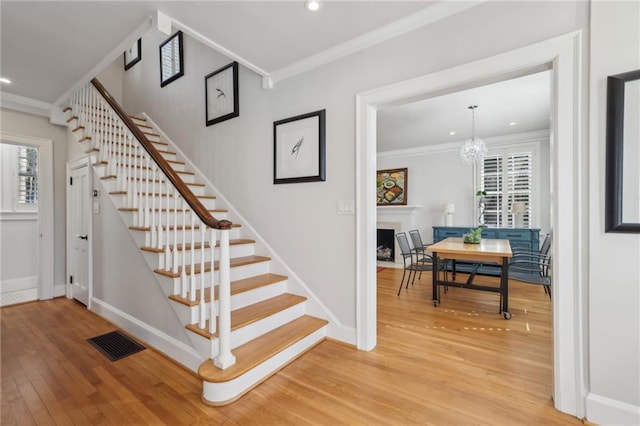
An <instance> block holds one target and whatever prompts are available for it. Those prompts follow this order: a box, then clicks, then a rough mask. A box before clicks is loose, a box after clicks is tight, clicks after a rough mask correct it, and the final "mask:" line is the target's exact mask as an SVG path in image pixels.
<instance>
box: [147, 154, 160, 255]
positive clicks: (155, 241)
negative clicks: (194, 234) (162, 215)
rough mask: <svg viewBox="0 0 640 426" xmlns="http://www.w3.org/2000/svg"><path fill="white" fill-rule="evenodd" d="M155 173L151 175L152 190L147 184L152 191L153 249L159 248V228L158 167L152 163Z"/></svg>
mask: <svg viewBox="0 0 640 426" xmlns="http://www.w3.org/2000/svg"><path fill="white" fill-rule="evenodd" d="M152 167H153V173H151V182H153V183H152V184H151V188H149V182H147V191H148V190H149V189H151V247H153V248H158V228H157V224H156V198H158V197H157V194H156V177H157V175H158V173H157V172H158V166H156V163H155V162H153V163H152Z"/></svg>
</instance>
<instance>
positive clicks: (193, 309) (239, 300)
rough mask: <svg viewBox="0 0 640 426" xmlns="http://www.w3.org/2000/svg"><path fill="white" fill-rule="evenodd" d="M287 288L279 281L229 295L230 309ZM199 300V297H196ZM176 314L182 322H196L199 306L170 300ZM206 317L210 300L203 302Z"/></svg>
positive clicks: (217, 308) (249, 303) (208, 315)
mask: <svg viewBox="0 0 640 426" xmlns="http://www.w3.org/2000/svg"><path fill="white" fill-rule="evenodd" d="M286 290H287V286H286V281H280V282H277V283H273V284H270V285H267V286H263V287H259V288H257V289H254V290H249V291H245V292H242V293H238V294H235V295H231V310H232V311H234V310H236V309H240V308H244V307H246V306H249V305H252V304H254V303H258V302H261V301H263V300H266V299H269V298H271V297H276V296H279V295H281V294H284V293H285V292H286ZM198 300H199V299H198ZM172 305H176V306H174V310H175V311H176V314H177V315H178V317H179V318H180V320H181V321H182V322H183V323H184V324H196V323H198V322H199V321H200V306H199V305H198V306H187V305H184V304H182V303H178V302H172ZM215 305H216V312H218V311H219V306H218V300H216V301H215ZM205 313H206V316H205V318H206V319H209V317H210V313H211V306H210V302H205Z"/></svg>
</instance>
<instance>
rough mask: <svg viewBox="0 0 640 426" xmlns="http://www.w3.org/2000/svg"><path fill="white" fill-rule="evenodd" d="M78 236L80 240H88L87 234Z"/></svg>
mask: <svg viewBox="0 0 640 426" xmlns="http://www.w3.org/2000/svg"><path fill="white" fill-rule="evenodd" d="M78 238H80V239H81V240H88V239H89V236H88V235H78Z"/></svg>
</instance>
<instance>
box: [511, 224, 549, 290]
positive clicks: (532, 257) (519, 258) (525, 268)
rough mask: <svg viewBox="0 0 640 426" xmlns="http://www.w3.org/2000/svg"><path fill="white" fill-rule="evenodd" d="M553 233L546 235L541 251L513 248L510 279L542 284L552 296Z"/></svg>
mask: <svg viewBox="0 0 640 426" xmlns="http://www.w3.org/2000/svg"><path fill="white" fill-rule="evenodd" d="M550 250H551V235H550V234H547V235H545V238H544V241H543V242H542V245H541V246H540V250H539V251H531V250H518V249H516V250H513V257H512V258H511V259H510V261H509V279H513V280H516V281H520V282H524V283H527V284H536V285H541V286H542V288H543V289H544V292H545V293H546V294H547V295H548V296H549V298H551V255H550V254H549V252H550Z"/></svg>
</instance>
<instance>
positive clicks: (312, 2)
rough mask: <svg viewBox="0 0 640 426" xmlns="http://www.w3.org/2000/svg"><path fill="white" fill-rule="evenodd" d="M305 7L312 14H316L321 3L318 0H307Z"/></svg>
mask: <svg viewBox="0 0 640 426" xmlns="http://www.w3.org/2000/svg"><path fill="white" fill-rule="evenodd" d="M304 7H306V8H307V9H309V10H310V11H312V12H315V11H316V10H318V9H320V2H319V1H318V0H307V1H306V2H304Z"/></svg>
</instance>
